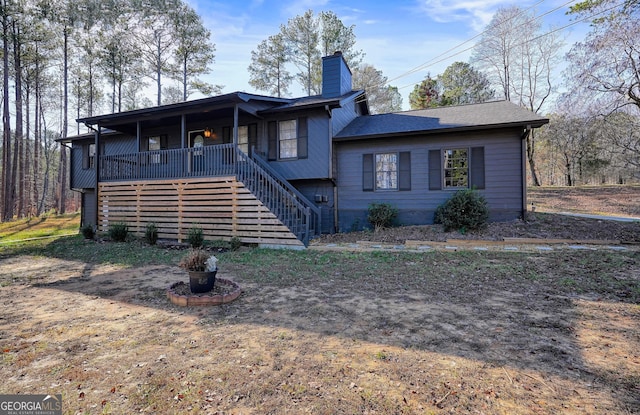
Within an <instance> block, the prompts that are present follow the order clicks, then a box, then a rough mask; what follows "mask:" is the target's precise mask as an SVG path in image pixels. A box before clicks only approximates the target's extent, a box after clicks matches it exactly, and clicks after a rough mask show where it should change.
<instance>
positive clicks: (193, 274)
mask: <svg viewBox="0 0 640 415" xmlns="http://www.w3.org/2000/svg"><path fill="white" fill-rule="evenodd" d="M217 273H218V271H212V272H209V271H189V288H190V289H191V292H192V293H194V294H199V293H207V292H209V291H211V290H212V289H213V285H214V284H215V283H216V274H217Z"/></svg>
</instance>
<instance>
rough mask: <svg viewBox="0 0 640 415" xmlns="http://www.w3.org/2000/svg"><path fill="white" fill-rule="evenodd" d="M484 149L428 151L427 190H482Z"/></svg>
mask: <svg viewBox="0 0 640 415" xmlns="http://www.w3.org/2000/svg"><path fill="white" fill-rule="evenodd" d="M484 181H485V175H484V147H458V148H443V149H441V150H429V190H441V189H460V188H476V189H484V186H485V183H484Z"/></svg>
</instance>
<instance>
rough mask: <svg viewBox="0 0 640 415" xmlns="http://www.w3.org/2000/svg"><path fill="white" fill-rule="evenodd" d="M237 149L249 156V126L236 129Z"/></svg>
mask: <svg viewBox="0 0 640 415" xmlns="http://www.w3.org/2000/svg"><path fill="white" fill-rule="evenodd" d="M238 148H240V150H241V151H242V152H244V153H245V154H249V126H248V125H241V126H239V127H238Z"/></svg>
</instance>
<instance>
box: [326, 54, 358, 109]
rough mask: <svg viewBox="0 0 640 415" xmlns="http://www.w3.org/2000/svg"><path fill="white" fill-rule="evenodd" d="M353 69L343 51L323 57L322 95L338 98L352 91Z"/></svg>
mask: <svg viewBox="0 0 640 415" xmlns="http://www.w3.org/2000/svg"><path fill="white" fill-rule="evenodd" d="M351 90H352V86H351V69H349V66H348V65H347V61H345V60H344V57H343V56H342V52H339V51H338V52H335V53H334V54H333V55H330V56H324V57H323V58H322V97H323V98H337V97H341V96H342V95H344V94H346V93H348V92H351Z"/></svg>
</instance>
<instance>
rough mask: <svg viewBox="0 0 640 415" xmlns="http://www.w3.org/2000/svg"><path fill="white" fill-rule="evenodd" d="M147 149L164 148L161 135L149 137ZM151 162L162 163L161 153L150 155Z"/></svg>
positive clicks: (156, 149) (157, 149)
mask: <svg viewBox="0 0 640 415" xmlns="http://www.w3.org/2000/svg"><path fill="white" fill-rule="evenodd" d="M147 149H148V150H149V151H159V150H161V149H162V144H161V140H160V136H158V135H156V136H153V137H147ZM149 163H154V164H158V163H160V154H152V155H151V156H150V157H149Z"/></svg>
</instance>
